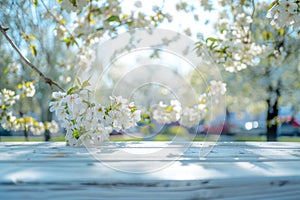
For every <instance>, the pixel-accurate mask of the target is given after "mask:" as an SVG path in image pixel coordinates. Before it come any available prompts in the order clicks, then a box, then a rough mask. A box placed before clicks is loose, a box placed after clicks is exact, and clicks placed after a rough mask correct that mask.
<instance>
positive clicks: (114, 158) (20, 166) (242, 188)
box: [0, 142, 300, 200]
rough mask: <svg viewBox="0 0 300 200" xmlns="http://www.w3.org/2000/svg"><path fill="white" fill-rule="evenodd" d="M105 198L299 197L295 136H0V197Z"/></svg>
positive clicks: (298, 151)
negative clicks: (73, 140)
mask: <svg viewBox="0 0 300 200" xmlns="http://www.w3.org/2000/svg"><path fill="white" fill-rule="evenodd" d="M207 149H209V150H211V151H210V153H209V154H208V155H206V156H201V157H200V158H199V155H201V151H206V150H207ZM108 198H112V199H300V143H276V142H275V143H263V142H246V143H237V142H222V143H217V144H213V143H208V142H206V143H205V142H204V143H203V142H194V143H168V142H127V143H122V142H118V143H109V144H107V145H105V146H104V147H103V148H83V147H81V148H78V147H77V148H76V147H67V146H65V144H64V143H0V199H1V200H2V199H108Z"/></svg>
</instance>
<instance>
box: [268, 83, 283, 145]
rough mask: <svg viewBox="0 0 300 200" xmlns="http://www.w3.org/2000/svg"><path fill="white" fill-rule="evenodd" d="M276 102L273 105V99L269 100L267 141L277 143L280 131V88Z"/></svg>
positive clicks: (277, 91) (277, 90)
mask: <svg viewBox="0 0 300 200" xmlns="http://www.w3.org/2000/svg"><path fill="white" fill-rule="evenodd" d="M275 92H276V97H275V102H274V103H273V104H272V102H271V97H270V98H269V99H267V105H268V114H267V121H266V123H267V141H277V129H278V113H279V112H278V100H279V97H280V92H279V87H278V88H277V89H276V91H275Z"/></svg>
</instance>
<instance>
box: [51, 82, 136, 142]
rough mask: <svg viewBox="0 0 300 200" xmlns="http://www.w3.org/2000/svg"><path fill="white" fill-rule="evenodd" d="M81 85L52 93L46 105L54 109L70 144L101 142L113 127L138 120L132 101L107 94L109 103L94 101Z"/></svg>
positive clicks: (115, 128)
mask: <svg viewBox="0 0 300 200" xmlns="http://www.w3.org/2000/svg"><path fill="white" fill-rule="evenodd" d="M85 83H87V82H85ZM84 85H86V84H83V85H81V86H80V87H79V86H75V87H73V88H71V89H70V90H69V91H68V92H67V93H65V92H53V94H52V97H53V101H51V102H50V104H49V106H50V111H51V112H55V114H56V116H57V118H58V120H59V121H60V122H61V124H62V126H63V127H64V128H65V129H66V136H65V138H66V140H67V142H68V144H69V145H71V146H80V145H87V146H98V145H101V144H102V143H103V142H104V141H107V140H108V138H109V133H111V132H112V131H113V130H116V131H120V130H126V129H129V128H130V127H132V126H135V125H136V122H138V121H140V119H141V117H140V110H137V109H136V106H135V105H134V103H128V100H127V99H124V98H122V97H121V96H119V97H110V100H111V103H110V105H108V106H103V105H101V104H99V103H97V102H95V101H94V100H93V97H92V94H93V93H92V91H90V90H88V89H86V87H85V86H84Z"/></svg>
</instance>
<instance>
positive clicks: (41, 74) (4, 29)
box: [0, 25, 64, 91]
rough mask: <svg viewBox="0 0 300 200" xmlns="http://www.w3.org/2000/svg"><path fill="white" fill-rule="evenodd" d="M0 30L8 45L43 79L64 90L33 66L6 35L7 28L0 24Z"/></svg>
mask: <svg viewBox="0 0 300 200" xmlns="http://www.w3.org/2000/svg"><path fill="white" fill-rule="evenodd" d="M0 31H1V33H2V34H3V35H4V37H5V38H6V40H7V41H8V42H9V43H10V45H11V46H12V47H13V48H14V49H15V50H16V51H17V53H18V54H19V55H20V57H21V58H22V60H23V61H24V62H25V63H26V64H27V65H28V66H29V67H30V68H31V69H32V70H33V71H35V72H36V73H37V74H38V75H39V76H40V77H42V78H43V79H44V81H45V82H46V83H47V84H48V85H49V86H50V87H51V89H52V87H53V86H56V87H57V88H59V89H60V90H62V91H64V89H63V88H62V87H61V86H60V85H59V84H58V83H57V82H55V81H53V80H52V79H50V78H48V77H47V76H46V75H45V74H44V73H43V72H41V71H40V70H39V69H38V68H37V67H36V66H34V65H33V64H32V63H31V62H30V61H29V60H28V59H27V58H26V57H25V56H24V55H23V54H22V53H21V51H20V49H19V48H18V47H17V45H16V44H15V43H14V42H13V41H12V39H11V38H10V37H9V36H8V35H7V33H6V32H7V31H8V28H4V27H3V26H2V25H0Z"/></svg>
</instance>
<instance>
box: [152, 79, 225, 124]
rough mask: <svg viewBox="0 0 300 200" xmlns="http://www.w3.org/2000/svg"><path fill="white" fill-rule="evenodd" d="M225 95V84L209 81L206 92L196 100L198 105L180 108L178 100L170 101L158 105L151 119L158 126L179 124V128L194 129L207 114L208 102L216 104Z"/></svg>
mask: <svg viewBox="0 0 300 200" xmlns="http://www.w3.org/2000/svg"><path fill="white" fill-rule="evenodd" d="M225 93H226V84H225V83H223V82H221V81H215V80H213V81H210V85H209V87H208V88H207V89H206V92H205V93H203V94H201V95H200V96H199V98H198V103H197V104H196V105H193V106H189V107H182V105H181V103H180V102H179V101H178V100H171V101H170V104H169V105H167V104H164V103H163V102H159V104H158V105H157V106H156V107H155V108H154V111H153V118H154V119H155V120H156V121H157V122H158V123H160V124H170V123H172V122H180V125H181V126H185V127H188V128H191V127H194V126H195V125H197V124H198V123H199V121H200V120H201V119H203V118H205V116H206V114H207V113H208V110H209V109H208V108H209V102H212V103H213V104H218V103H219V102H220V100H219V98H220V96H222V95H224V94H225ZM208 99H211V101H208Z"/></svg>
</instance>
